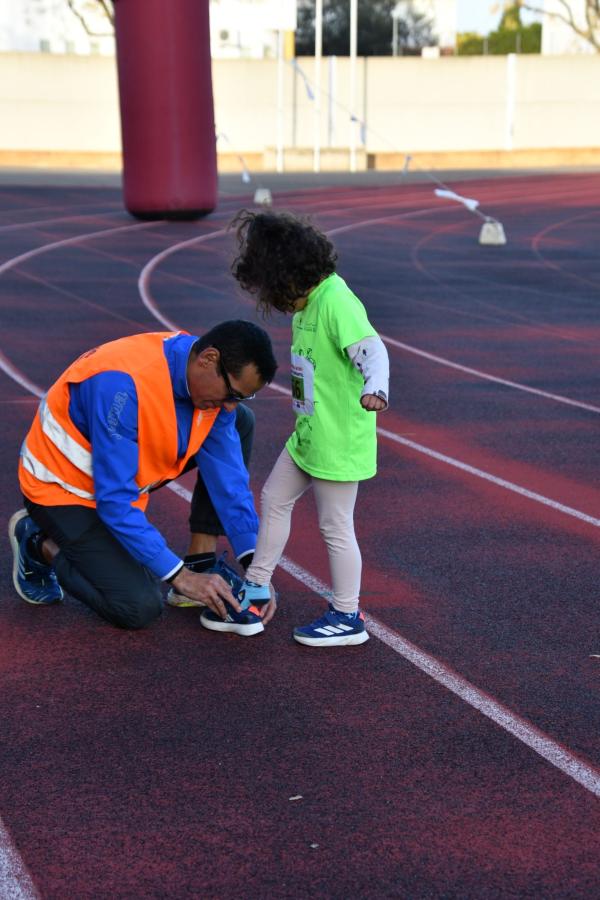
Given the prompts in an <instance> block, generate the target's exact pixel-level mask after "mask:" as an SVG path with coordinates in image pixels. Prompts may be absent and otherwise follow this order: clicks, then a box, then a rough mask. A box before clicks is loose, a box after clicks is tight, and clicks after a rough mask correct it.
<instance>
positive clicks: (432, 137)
mask: <svg viewBox="0 0 600 900" xmlns="http://www.w3.org/2000/svg"><path fill="white" fill-rule="evenodd" d="M277 65H278V64H277V62H276V61H271V60H215V61H214V62H213V81H214V94H215V111H216V120H217V131H218V132H219V133H220V134H221V137H220V139H219V143H218V150H219V157H220V165H221V168H222V169H226V168H236V167H237V166H239V163H238V161H237V158H236V155H235V154H242V155H243V156H244V157H246V158H247V160H248V164H249V165H250V167H251V168H254V169H258V168H262V167H263V163H264V161H265V160H267V161H268V160H270V161H271V162H273V160H274V159H275V155H274V148H275V147H276V146H277V144H278V137H279V135H281V137H282V140H283V144H284V145H285V148H286V160H287V167H289V168H298V167H304V168H310V167H311V164H312V149H311V148H312V147H313V144H314V133H315V101H312V100H310V99H309V97H308V95H307V91H306V86H305V77H307V78H308V79H310V81H311V83H312V84H313V85H314V80H315V78H314V61H313V60H312V59H307V58H303V59H300V60H299V65H300V67H301V68H300V70H298V69H294V67H293V66H292V65H290V64H286V65H285V68H284V70H283V87H284V103H283V116H282V119H281V122H280V126H279V127H280V130H278V122H279V120H278V108H277V77H278V68H277ZM356 82H357V101H356V117H357V119H359V120H360V122H358V123H357V122H354V123H353V122H352V121H351V117H350V89H349V84H350V62H349V60H348V59H345V58H339V59H337V60H336V61H335V63H331V62H330V61H328V60H323V62H322V65H321V89H322V94H321V110H320V116H319V137H320V142H321V147H322V151H323V155H322V164H323V167H324V168H326V167H328V162H329V163H330V164H331V165H332V167H333V166H334V160H337V161H338V162H337V163H336V164H338V165H339V164H341V165H345V163H346V161H347V150H346V148H347V147H348V145H349V143H350V141H351V130H352V129H354V131H355V140H356V143H357V146H358V148H359V149H360V150H361V151H362V152H361V153H359V167H364V166H365V165H367V164H370V165H376V166H381V167H384V166H385V162H386V158H387V159H388V161H389V160H391V159H392V158H394V159H395V160H396V159H401V158H402V155H403V154H405V153H410V154H413V156H414V155H415V154H417V155H418V154H421V155H426V156H427V157H428V158H433V157H435V156H436V155H437V156H438V157H439V158H441V157H442V156H443V157H444V160H445V164H452V159H456V160H459V159H460V158H462V159H467V158H468V159H469V164H470V165H477V159H478V158H479V159H481V164H482V165H487V164H489V160H490V159H491V158H492V157H493V158H494V159H496V160H498V159H499V158H500V157H501V156H502V155H504V156H505V157H506V158H507V159H510V158H513V159H515V160H517V158H519V157H520V158H521V160H522V161H523V160H525V159H526V158H528V155H532V156H533V159H535V158H537V159H538V161H539V160H540V159H541V158H542V156H543V155H544V154H546V155H547V154H554V155H553V157H552V159H553V161H554V162H556V161H557V154H558V156H561V154H562V156H563V157H565V159H564V161H565V162H568V161H569V160H568V157H569V154H571V155H572V157H573V160H574V161H577V162H580V163H581V162H585V161H590V162H593V161H595V159H596V157H597V161H600V56H573V57H549V58H548V57H540V56H519V57H494V56H491V57H445V58H441V59H430V60H423V59H416V58H395V59H394V58H390V57H388V58H369V59H359V60H358V65H357V79H356ZM0 122H1V123H2V124H1V126H0V163H2V162H4V163H5V164H13V165H14V164H19V160H20V161H21V163H23V164H27V163H33V164H35V163H36V161H37V162H38V163H40V164H48V162H51V161H52V160H54V161H55V163H56V164H60V160H61V159H64V160H66V161H67V162H72V161H75V160H76V159H77V158H78V159H79V161H80V163H84V164H85V162H86V161H87V162H88V163H89V164H90V165H102V164H111V163H112V164H113V165H116V164H117V163H118V154H119V150H120V133H119V116H118V97H117V80H116V71H115V64H114V60H111V59H106V58H103V57H80V56H49V55H45V54H0ZM363 126H364V128H363ZM361 132H363V133H364V137H365V139H366V146H364V147H362V145H361V137H362V135H361ZM507 154H508V156H507ZM586 154H587V157H590V158H589V160H588V159H587V157H586ZM339 160H341V161H342V162H341V163H340V162H339ZM394 164H396V163H394ZM525 164H526V163H525ZM532 164H533V161H532Z"/></svg>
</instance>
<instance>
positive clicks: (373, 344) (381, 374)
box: [346, 335, 390, 412]
mask: <svg viewBox="0 0 600 900" xmlns="http://www.w3.org/2000/svg"><path fill="white" fill-rule="evenodd" d="M346 353H347V354H348V357H349V358H350V361H351V363H352V365H353V366H354V367H355V368H356V369H358V371H359V372H360V374H361V375H362V377H363V378H364V380H365V386H364V388H363V390H362V393H361V397H360V402H361V405H362V406H363V407H364V408H365V409H368V410H371V411H373V412H375V411H381V410H384V409H387V408H388V392H389V381H390V362H389V359H388V354H387V350H386V349H385V344H384V343H383V341H382V340H381V338H380V337H379V336H378V335H373V336H371V337H365V338H362V339H361V340H360V341H357V342H356V343H355V344H350V345H349V346H348V347H346Z"/></svg>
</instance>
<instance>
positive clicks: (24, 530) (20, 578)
mask: <svg viewBox="0 0 600 900" xmlns="http://www.w3.org/2000/svg"><path fill="white" fill-rule="evenodd" d="M40 530H41V529H40V528H39V527H38V526H37V525H36V524H35V522H34V521H33V519H32V518H31V516H29V515H27V511H26V510H24V509H20V510H19V511H18V512H16V513H15V514H14V515H13V516H12V518H11V520H10V522H9V523H8V536H9V538H10V544H11V547H12V551H13V584H14V586H15V590H16V592H17V594H18V595H19V597H21V598H22V599H23V600H25V601H27V603H35V604H37V605H38V606H48V605H50V604H51V603H58V602H59V601H60V600H62V599H63V591H62V588H61V586H60V584H59V583H58V579H57V577H56V572H55V571H54V569H53V567H52V566H47V565H44V563H40V562H38V561H37V560H35V559H32V558H31V556H30V555H29V553H28V551H27V543H28V541H29V539H30V538H31V537H33V536H34V535H35V534H39V532H40Z"/></svg>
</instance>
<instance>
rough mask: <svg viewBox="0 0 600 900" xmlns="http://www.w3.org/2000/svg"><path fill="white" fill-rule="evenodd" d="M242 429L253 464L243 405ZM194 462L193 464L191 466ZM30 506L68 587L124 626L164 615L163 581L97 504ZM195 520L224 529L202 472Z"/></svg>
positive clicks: (199, 525)
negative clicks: (116, 533)
mask: <svg viewBox="0 0 600 900" xmlns="http://www.w3.org/2000/svg"><path fill="white" fill-rule="evenodd" d="M236 428H237V429H238V432H239V434H240V440H241V444H242V454H243V457H244V462H245V463H246V465H248V463H249V460H250V453H251V450H252V439H253V436H254V414H253V413H252V411H251V410H249V409H248V408H247V407H246V406H243V405H242V404H239V405H238V407H237V412H236ZM193 467H194V464H193V463H192V464H190V465H189V466H188V467H187V468H186V471H189V470H190V469H191V468H193ZM25 506H26V508H27V511H28V512H29V514H30V516H31V517H32V519H33V520H34V521H35V522H36V523H37V524H38V525H39V526H40V528H41V529H42V531H43V532H44V534H46V535H47V536H48V537H50V538H52V540H53V541H54V542H55V543H56V544H57V545H58V547H59V549H60V552H59V553H58V554H57V556H56V558H55V560H54V566H55V569H56V574H57V577H58V580H59V582H60V584H61V586H62V587H63V589H64V590H65V591H67V592H68V593H69V594H71V595H72V596H73V597H75V598H76V599H77V600H80V601H81V602H82V603H85V604H86V606H89V607H91V609H93V610H95V611H96V612H97V613H98V615H100V616H102V618H103V619H106V620H107V621H108V622H110V623H111V624H113V625H117V626H118V627H120V628H143V627H144V626H145V625H149V624H150V623H151V622H153V621H154V620H155V619H157V618H158V616H159V615H160V613H161V611H162V608H163V600H162V591H161V588H160V582H159V581H158V580H157V579H156V578H155V577H154V575H152V574H151V572H149V571H148V569H146V568H145V567H144V566H142V565H141V564H140V563H138V562H137V561H136V560H135V559H134V558H133V557H132V556H130V554H129V553H128V552H127V551H126V550H125V548H124V547H123V546H122V545H121V544H120V543H119V541H117V539H116V538H115V537H113V535H112V534H111V532H110V531H109V530H108V528H107V527H106V525H104V523H103V522H102V520H101V519H100V517H99V516H98V514H97V512H96V510H95V509H90V508H89V507H87V506H39V505H38V504H36V503H32V502H31V501H30V500H27V498H25ZM189 521H190V530H191V531H192V532H193V533H196V534H214V535H219V534H222V533H223V529H222V526H221V523H220V521H219V518H218V516H217V514H216V512H215V509H214V507H213V505H212V503H211V500H210V497H209V495H208V491H207V490H206V485H205V484H204V482H203V481H202V479H201V478H200V475H199V474H198V478H197V480H196V486H195V488H194V493H193V496H192V504H191V513H190V520H189Z"/></svg>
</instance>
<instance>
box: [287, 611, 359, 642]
mask: <svg viewBox="0 0 600 900" xmlns="http://www.w3.org/2000/svg"><path fill="white" fill-rule="evenodd" d="M294 640H295V641H298V643H299V644H306V645H307V646H308V647H342V646H348V645H349V644H364V642H365V641H368V640H369V635H368V632H367V630H366V628H365V617H364V615H363V614H362V613H361V611H360V610H358V612H355V613H343V612H339V611H338V610H337V609H335V608H334V607H333V606H332V604H331V603H330V604H329V609H328V610H327V612H326V613H325V615H324V616H321V618H320V619H315V621H314V622H311V623H310V625H302V626H301V627H299V628H294Z"/></svg>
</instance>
